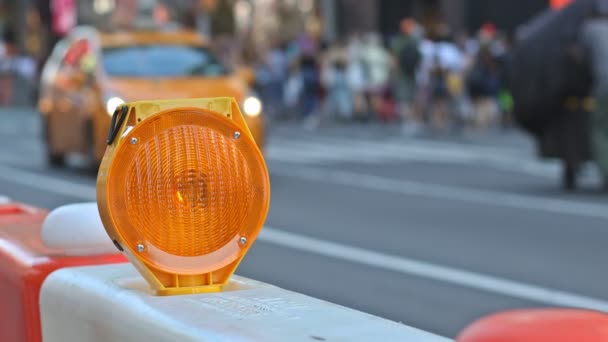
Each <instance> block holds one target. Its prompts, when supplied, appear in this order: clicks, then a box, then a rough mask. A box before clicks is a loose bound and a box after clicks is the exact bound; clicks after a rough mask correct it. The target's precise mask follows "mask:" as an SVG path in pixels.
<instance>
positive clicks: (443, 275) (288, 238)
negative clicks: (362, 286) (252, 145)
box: [0, 166, 608, 311]
mask: <svg viewBox="0 0 608 342" xmlns="http://www.w3.org/2000/svg"><path fill="white" fill-rule="evenodd" d="M0 178H1V179H4V180H6V181H10V182H14V183H17V184H21V185H25V186H28V187H32V188H37V189H40V190H43V191H46V192H51V193H55V194H60V195H65V196H69V197H73V198H78V199H82V200H87V201H90V200H94V199H95V187H94V186H89V185H84V184H74V183H71V182H68V181H65V180H61V179H56V178H53V177H49V176H44V175H40V174H36V173H33V172H28V171H23V170H19V169H16V168H11V167H5V166H0ZM258 238H259V239H260V241H263V242H266V243H270V244H275V245H279V246H283V247H288V248H291V249H295V250H300V251H305V252H310V253H313V254H317V255H321V256H327V257H332V258H337V259H340V260H345V261H349V262H353V263H357V264H361V265H367V266H372V267H375V268H380V269H385V270H390V271H394V272H399V273H404V274H411V275H414V276H418V277H423V278H427V279H432V280H436V281H440V282H446V283H450V284H454V285H459V286H464V287H469V288H472V289H477V290H483V291H487V292H491V293H496V294H501V295H507V296H511V297H515V298H522V299H528V300H531V301H534V302H539V303H545V304H550V305H558V306H571V307H580V308H587V309H593V310H600V311H608V302H606V301H603V300H600V299H595V298H591V297H586V296H581V295H577V294H572V293H568V292H564V291H559V290H554V289H549V288H544V287H539V286H534V285H528V284H525V283H521V282H516V281H512V280H507V279H503V278H498V277H494V276H489V275H484V274H480V273H475V272H471V271H467V270H463V269H458V268H453V267H447V266H441V265H436V264H432V263H428V262H424V261H419V260H415V259H409V258H406V257H398V256H392V255H388V254H383V253H380V252H374V251H370V250H366V249H362V248H358V247H351V246H347V245H342V244H338V243H335V242H329V241H323V240H320V239H315V238H312V237H306V236H302V235H298V234H294V233H288V232H284V231H280V230H277V229H274V228H270V227H266V228H264V229H263V230H262V233H261V234H260V236H259V237H258Z"/></svg>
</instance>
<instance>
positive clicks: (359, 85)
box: [346, 33, 369, 118]
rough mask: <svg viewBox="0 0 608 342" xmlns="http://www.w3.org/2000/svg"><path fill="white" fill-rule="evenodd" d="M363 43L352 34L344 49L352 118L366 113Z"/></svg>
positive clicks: (358, 37)
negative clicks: (351, 100) (351, 101)
mask: <svg viewBox="0 0 608 342" xmlns="http://www.w3.org/2000/svg"><path fill="white" fill-rule="evenodd" d="M363 49H364V46H363V42H362V41H361V38H360V36H359V35H358V34H356V33H355V34H353V35H352V36H351V37H350V39H349V42H348V45H347V47H346V56H347V61H348V65H347V76H348V78H347V79H348V86H349V88H350V91H351V94H352V99H353V118H362V117H364V116H365V115H367V113H368V111H369V110H368V106H367V103H366V101H365V88H366V82H367V80H366V74H365V67H364V65H363Z"/></svg>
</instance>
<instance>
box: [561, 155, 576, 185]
mask: <svg viewBox="0 0 608 342" xmlns="http://www.w3.org/2000/svg"><path fill="white" fill-rule="evenodd" d="M562 167H563V169H562V188H563V189H564V190H566V191H574V190H576V185H577V184H576V183H577V182H576V178H577V177H576V176H577V168H576V167H575V166H573V165H570V164H569V163H566V162H564V163H563V166H562Z"/></svg>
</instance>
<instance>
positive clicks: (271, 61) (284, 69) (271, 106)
mask: <svg viewBox="0 0 608 342" xmlns="http://www.w3.org/2000/svg"><path fill="white" fill-rule="evenodd" d="M265 64H266V66H267V68H268V73H269V83H268V91H267V99H266V101H264V103H265V104H266V108H267V109H268V114H269V116H270V117H276V116H278V115H280V113H281V111H282V110H283V89H284V87H285V82H286V81H287V77H288V73H289V61H288V59H287V54H286V46H285V44H283V43H282V42H280V41H278V40H277V41H275V42H274V43H273V44H272V47H271V48H270V50H269V51H268V52H267V53H266V58H265Z"/></svg>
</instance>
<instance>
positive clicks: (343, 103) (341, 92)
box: [321, 43, 353, 121]
mask: <svg viewBox="0 0 608 342" xmlns="http://www.w3.org/2000/svg"><path fill="white" fill-rule="evenodd" d="M348 68H349V65H348V58H347V53H346V49H345V47H344V44H342V43H337V44H336V45H335V46H334V47H333V48H332V49H331V51H330V52H329V53H328V56H327V58H326V61H325V62H324V66H323V69H322V74H321V76H322V77H321V80H322V84H323V86H324V88H325V89H326V90H327V97H326V100H325V104H324V112H325V113H327V114H329V115H332V116H333V115H335V116H336V117H337V118H338V119H340V120H343V121H346V120H350V119H352V115H353V95H352V90H351V86H350V84H349V74H348Z"/></svg>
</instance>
